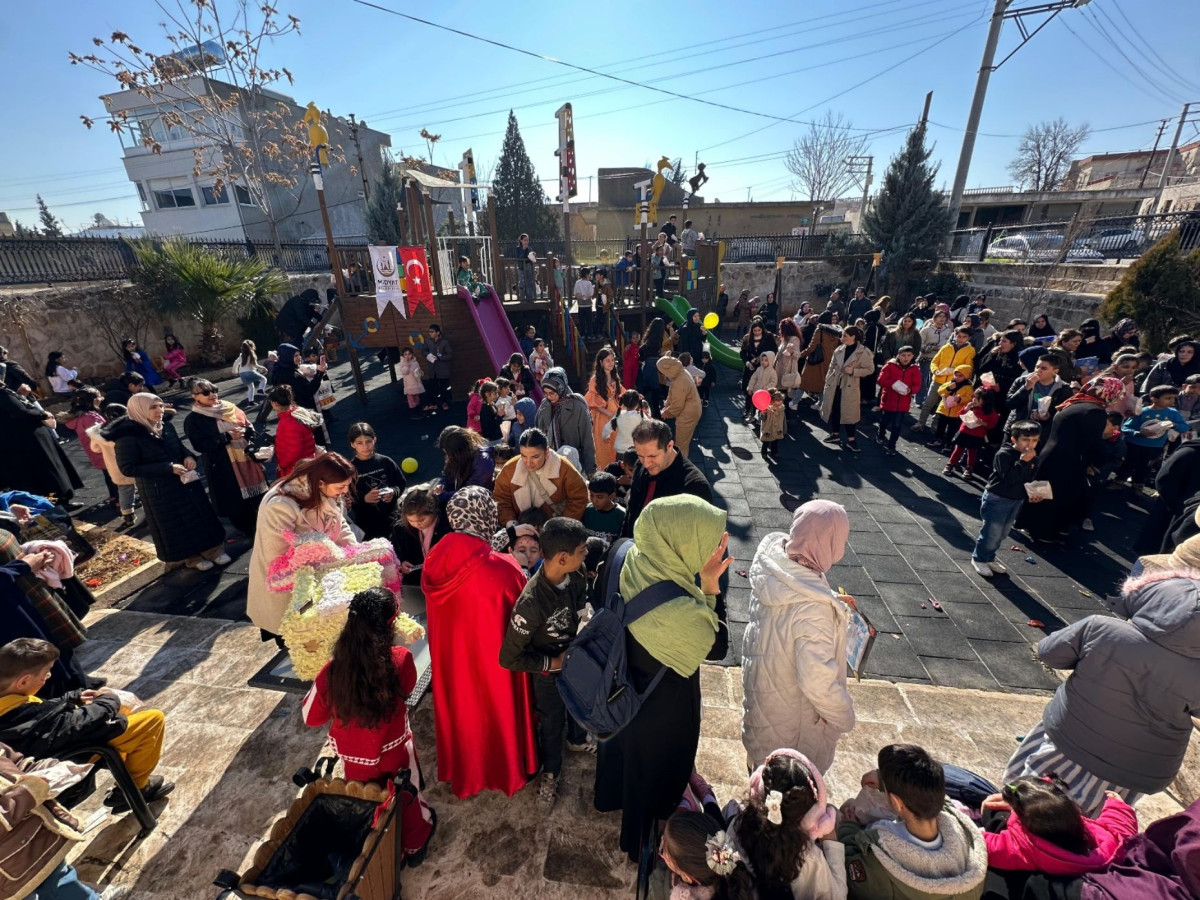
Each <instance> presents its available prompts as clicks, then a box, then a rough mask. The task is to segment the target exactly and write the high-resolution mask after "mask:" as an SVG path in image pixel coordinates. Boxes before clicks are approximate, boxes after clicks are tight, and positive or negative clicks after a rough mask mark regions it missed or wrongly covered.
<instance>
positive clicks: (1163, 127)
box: [1138, 119, 1171, 188]
mask: <svg viewBox="0 0 1200 900" xmlns="http://www.w3.org/2000/svg"><path fill="white" fill-rule="evenodd" d="M1170 121H1171V120H1170V119H1163V120H1162V121H1161V122H1159V123H1158V134H1156V135H1155V136H1154V149H1153V150H1151V151H1150V158H1149V159H1147V160H1146V168H1144V169H1142V178H1141V180H1140V181H1139V182H1138V187H1139V188H1143V187H1145V186H1146V176H1147V175H1149V174H1150V166H1151V165H1153V164H1154V157H1155V156H1157V155H1158V144H1159V142H1160V141H1161V140H1162V136H1163V135H1164V134H1166V133H1167V123H1168V122H1170Z"/></svg>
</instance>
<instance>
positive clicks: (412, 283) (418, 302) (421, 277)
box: [399, 247, 437, 316]
mask: <svg viewBox="0 0 1200 900" xmlns="http://www.w3.org/2000/svg"><path fill="white" fill-rule="evenodd" d="M399 250H400V268H401V269H403V270H404V282H405V285H404V292H405V293H406V294H407V295H408V314H409V315H410V316H411V315H412V314H413V313H415V312H416V311H417V310H418V309H419V308H420V307H421V306H423V305H424V306H428V307H429V311H430V312H431V313H433V314H434V315H435V316H436V315H437V308H436V307H435V306H434V305H433V282H432V280H431V279H430V277H429V263H428V260H427V259H426V258H425V248H424V247H400V248H399Z"/></svg>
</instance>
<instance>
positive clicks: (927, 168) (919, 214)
mask: <svg viewBox="0 0 1200 900" xmlns="http://www.w3.org/2000/svg"><path fill="white" fill-rule="evenodd" d="M931 152H932V151H931V150H930V149H929V148H927V147H926V146H925V127H924V126H923V125H918V126H917V127H916V128H914V129H913V130H912V131H910V132H909V133H908V139H907V141H906V142H905V145H904V149H903V150H901V151H900V152H899V153H898V154H897V155H896V156H894V157H893V158H892V161H891V162H890V163H888V167H887V172H885V173H884V176H883V183H882V184H881V185H880V189H879V196H878V197H877V198H876V201H875V204H874V205H873V206H872V207H871V208H870V209H869V210H868V211H867V214H866V215H865V216H863V222H862V227H863V231H864V232H866V234H867V237H869V238H870V239H871V241H872V243H873V244H874V245H875V247H876V248H877V249H878V250H882V251H883V253H884V259H885V262H886V265H887V266H888V268H889V269H891V271H892V272H893V273H894V274H896V275H897V276H899V277H900V279H901V283H904V282H905V281H906V280H907V273H908V270H909V268H910V267H911V265H912V263H913V261H914V260H918V259H927V260H929V261H930V262H931V263H933V262H936V261H937V258H938V255H939V254H940V253H941V250H942V246H943V244H944V242H945V240H946V235H947V233H948V231H949V228H950V219H949V215H948V212H947V209H946V206H945V204H944V202H943V198H942V195H941V193H940V192H938V191H937V190H935V189H934V187H933V181H934V179H935V178H936V177H937V173H938V166H937V165H936V164H931V163H930V161H929V157H930V155H931Z"/></svg>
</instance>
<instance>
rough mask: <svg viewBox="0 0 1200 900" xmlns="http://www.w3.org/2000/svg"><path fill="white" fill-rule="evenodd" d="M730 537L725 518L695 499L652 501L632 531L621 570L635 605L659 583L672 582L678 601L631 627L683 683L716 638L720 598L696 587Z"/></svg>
mask: <svg viewBox="0 0 1200 900" xmlns="http://www.w3.org/2000/svg"><path fill="white" fill-rule="evenodd" d="M724 533H725V513H724V511H723V510H720V509H717V508H716V507H715V506H713V505H712V504H710V503H707V502H705V501H704V500H701V499H700V498H699V497H693V496H691V495H690V494H687V495H683V496H679V497H662V498H660V499H658V500H654V501H652V502H651V503H650V504H649V505H648V506H647V507H646V508H645V509H643V510H642V514H641V515H640V516H638V520H637V522H635V523H634V526H633V546H632V547H631V548H630V549H629V554H628V555H627V556H626V557H625V565H624V567H623V568H622V569H621V595H622V596H623V597H625V599H626V600H630V599H632V598H633V597H634V595H636V594H637V593H638V592H640V591H642V590H645V589H646V588H647V587H649V586H650V585H652V584H654V583H655V582H656V581H673V582H675V584H677V585H678V586H679V593H680V595H679V597H677V598H676V599H674V600H668V601H667V602H666V603H664V604H663V605H662V606H660V607H658V608H657V609H655V610H652V611H651V612H649V613H647V614H646V615H644V616H642V617H641V618H640V619H638V620H637V621H636V622H634V623H633V624H632V625H630V626H629V630H630V632H631V633H632V634H633V636H634V638H636V639H637V642H638V643H639V644H641V645H642V646H643V647H645V648H646V650H647V651H648V652H649V653H650V655H651V656H653V657H654V658H655V659H657V660H658V661H659V662H661V663H662V664H663V665H666V666H670V667H671V668H672V669H674V670H675V671H676V672H678V673H679V674H680V675H682V676H683V677H684V678H689V677H691V675H692V674H693V673H694V672H695V671H696V670H697V669H698V668H700V663H701V662H703V661H704V657H705V656H707V655H708V651H709V650H711V649H712V645H713V640H714V635H715V634H716V633H717V629H718V627H719V626H718V624H717V613H716V598H715V597H709V596H705V594H704V592H703V591H701V590H700V588H699V587H698V586H697V584H696V576H697V575H698V574H699V573H700V568H701V566H703V565H704V563H705V562H707V561H708V558H709V557H710V556H712V552H713V551H714V550H716V549H717V545H718V544H719V543H720V542H721V535H722V534H724Z"/></svg>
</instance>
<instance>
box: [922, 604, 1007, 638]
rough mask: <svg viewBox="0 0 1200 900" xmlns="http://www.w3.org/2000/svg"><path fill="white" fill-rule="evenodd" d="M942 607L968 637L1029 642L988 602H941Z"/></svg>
mask: <svg viewBox="0 0 1200 900" xmlns="http://www.w3.org/2000/svg"><path fill="white" fill-rule="evenodd" d="M942 609H943V610H945V612H946V615H948V616H949V617H950V621H952V622H953V623H954V624H955V625H956V626H958V630H959V631H961V632H962V633H963V634H964V635H965V636H966V637H968V638H976V639H981V640H986V641H1010V642H1013V643H1028V642H1029V640H1028V637H1027V636H1026V635H1024V634H1022V633H1021V632H1019V631H1018V630H1017V627H1016V626H1015V625H1014V623H1012V622H1010V621H1009V620H1008V619H1007V618H1006V617H1005V616H1004V615H1003V614H1002V613H1001V612H1000V611H999V610H998V609H996V607H994V606H992V604H990V603H943V604H942Z"/></svg>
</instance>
